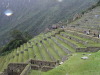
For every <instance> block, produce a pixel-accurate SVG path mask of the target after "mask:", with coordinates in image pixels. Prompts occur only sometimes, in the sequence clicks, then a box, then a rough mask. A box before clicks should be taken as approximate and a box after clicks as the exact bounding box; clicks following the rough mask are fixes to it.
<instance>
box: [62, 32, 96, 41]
mask: <svg viewBox="0 0 100 75" xmlns="http://www.w3.org/2000/svg"><path fill="white" fill-rule="evenodd" d="M61 34H65V35H68V36H70V37H74V38H77V39H79V40H82V41H84V42H86V41H88V42H89V43H94V42H93V41H92V40H90V39H86V38H81V37H79V36H75V35H73V34H69V33H65V32H61Z"/></svg>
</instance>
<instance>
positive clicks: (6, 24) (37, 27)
mask: <svg viewBox="0 0 100 75" xmlns="http://www.w3.org/2000/svg"><path fill="white" fill-rule="evenodd" d="M97 1H98V0H85V1H84V0H74V1H71V0H63V1H62V2H59V1H58V0H16V1H14V0H3V1H1V2H0V5H2V6H1V7H0V11H1V13H0V17H1V18H0V41H1V44H2V45H3V44H5V43H6V42H8V40H10V39H11V38H10V36H9V32H10V31H11V30H12V29H19V30H21V31H27V32H29V33H30V34H32V35H37V34H39V33H40V32H42V31H43V30H44V29H45V28H46V27H48V26H50V25H52V24H54V23H58V22H59V21H61V20H65V21H66V20H67V19H68V18H71V17H72V16H73V15H74V14H76V13H79V12H81V11H83V10H85V9H87V8H89V7H90V6H92V5H93V4H95V3H96V2H97ZM7 9H11V10H12V11H13V15H12V16H9V17H7V16H5V15H4V12H5V11H6V10H7Z"/></svg>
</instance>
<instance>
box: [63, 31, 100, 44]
mask: <svg viewBox="0 0 100 75" xmlns="http://www.w3.org/2000/svg"><path fill="white" fill-rule="evenodd" d="M65 32H67V33H70V34H72V35H76V36H79V37H81V38H87V39H91V40H92V41H94V42H97V43H100V39H99V38H97V37H92V36H90V35H86V34H82V33H78V32H75V31H69V30H65Z"/></svg>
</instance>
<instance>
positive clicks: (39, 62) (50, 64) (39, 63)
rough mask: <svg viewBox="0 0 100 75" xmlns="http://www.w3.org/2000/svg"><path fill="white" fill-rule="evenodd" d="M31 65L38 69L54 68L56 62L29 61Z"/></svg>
mask: <svg viewBox="0 0 100 75" xmlns="http://www.w3.org/2000/svg"><path fill="white" fill-rule="evenodd" d="M30 63H31V64H34V65H38V66H39V67H43V66H49V67H55V66H56V64H57V62H50V61H40V60H30Z"/></svg>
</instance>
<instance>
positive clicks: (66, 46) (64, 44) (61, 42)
mask: <svg viewBox="0 0 100 75" xmlns="http://www.w3.org/2000/svg"><path fill="white" fill-rule="evenodd" d="M52 38H53V39H54V40H56V41H57V42H58V43H59V44H61V45H62V46H63V47H65V48H66V49H68V50H69V51H71V52H75V50H74V49H73V48H72V47H71V46H69V45H68V44H66V43H64V42H63V41H61V40H59V39H57V38H56V37H52Z"/></svg>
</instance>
